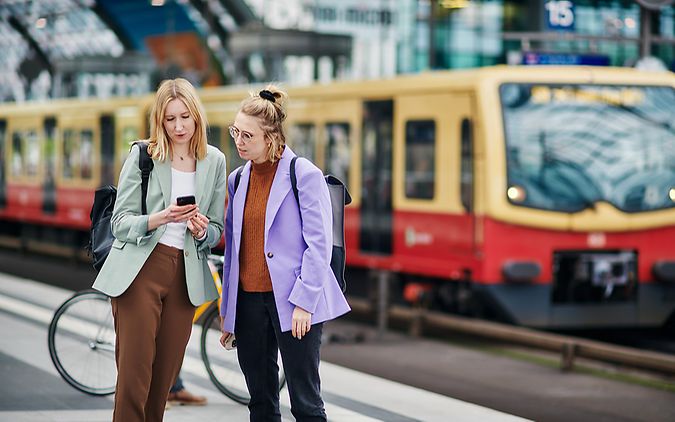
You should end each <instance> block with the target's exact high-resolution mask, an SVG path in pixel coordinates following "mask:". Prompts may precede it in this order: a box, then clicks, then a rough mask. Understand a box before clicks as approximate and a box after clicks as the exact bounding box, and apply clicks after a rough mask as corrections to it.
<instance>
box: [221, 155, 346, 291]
mask: <svg viewBox="0 0 675 422" xmlns="http://www.w3.org/2000/svg"><path fill="white" fill-rule="evenodd" d="M297 159H298V157H297V156H296V157H293V159H291V168H290V171H291V186H292V187H293V195H294V196H295V200H296V202H297V203H298V207H300V196H299V195H298V181H297V177H296V175H295V161H296V160H297ZM242 171H244V166H241V167H239V168H238V169H237V175H236V176H235V177H234V191H235V192H236V191H237V187H239V179H241V172H242ZM325 180H326V184H327V185H328V192H329V193H330V203H331V208H332V209H333V253H332V255H331V259H330V268H331V270H333V274H335V278H336V279H337V281H338V284H339V285H340V289H342V293H344V292H345V291H346V290H347V281H346V280H345V262H346V258H347V254H346V250H345V205H349V204H351V203H352V197H351V196H350V195H349V191H347V187H346V186H345V185H344V183H342V181H341V180H340V179H338V178H337V177H335V176H332V175H330V174H328V175H326V176H325ZM300 219H301V220H302V213H301V214H300Z"/></svg>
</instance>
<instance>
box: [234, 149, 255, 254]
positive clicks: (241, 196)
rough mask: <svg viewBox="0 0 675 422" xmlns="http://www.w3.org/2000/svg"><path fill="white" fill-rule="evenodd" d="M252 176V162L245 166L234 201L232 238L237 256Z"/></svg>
mask: <svg viewBox="0 0 675 422" xmlns="http://www.w3.org/2000/svg"><path fill="white" fill-rule="evenodd" d="M250 176H251V162H250V161H249V162H247V163H246V164H245V165H244V169H243V170H242V172H241V179H239V186H238V187H237V191H236V192H235V193H234V198H233V200H232V218H233V222H232V227H233V229H232V237H233V239H234V250H235V251H236V252H237V254H239V247H240V246H241V228H242V223H243V221H244V205H245V204H246V193H247V192H248V182H249V180H250Z"/></svg>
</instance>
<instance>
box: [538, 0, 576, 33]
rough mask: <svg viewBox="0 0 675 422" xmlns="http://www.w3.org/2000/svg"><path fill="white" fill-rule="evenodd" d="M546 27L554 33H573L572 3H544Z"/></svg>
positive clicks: (554, 0) (560, 0) (551, 0)
mask: <svg viewBox="0 0 675 422" xmlns="http://www.w3.org/2000/svg"><path fill="white" fill-rule="evenodd" d="M544 13H545V14H546V26H547V27H548V29H553V30H556V31H574V21H575V15H574V3H573V2H572V1H571V0H548V1H546V2H545V3H544Z"/></svg>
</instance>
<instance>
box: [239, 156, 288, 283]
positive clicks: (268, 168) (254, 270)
mask: <svg viewBox="0 0 675 422" xmlns="http://www.w3.org/2000/svg"><path fill="white" fill-rule="evenodd" d="M251 164H252V166H251V177H250V179H249V182H248V192H247V194H246V202H245V205H244V219H243V221H242V230H241V249H240V250H239V284H240V286H241V288H242V289H243V290H244V291H245V292H271V291H272V279H271V277H270V271H269V268H267V261H266V260H265V212H266V211H267V200H268V199H269V196H270V190H271V188H272V181H274V175H275V173H276V171H277V167H278V166H279V161H276V162H274V163H272V162H270V161H266V162H264V163H262V164H255V163H251Z"/></svg>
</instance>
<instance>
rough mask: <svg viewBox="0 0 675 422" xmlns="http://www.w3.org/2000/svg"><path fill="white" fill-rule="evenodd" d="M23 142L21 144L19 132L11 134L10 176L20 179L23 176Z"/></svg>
mask: <svg viewBox="0 0 675 422" xmlns="http://www.w3.org/2000/svg"><path fill="white" fill-rule="evenodd" d="M22 151H23V142H21V132H14V133H13V134H12V176H15V177H21V176H22V175H23V152H22Z"/></svg>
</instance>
